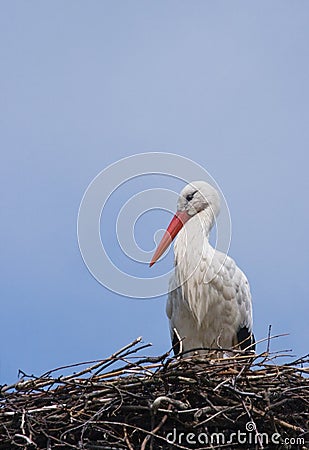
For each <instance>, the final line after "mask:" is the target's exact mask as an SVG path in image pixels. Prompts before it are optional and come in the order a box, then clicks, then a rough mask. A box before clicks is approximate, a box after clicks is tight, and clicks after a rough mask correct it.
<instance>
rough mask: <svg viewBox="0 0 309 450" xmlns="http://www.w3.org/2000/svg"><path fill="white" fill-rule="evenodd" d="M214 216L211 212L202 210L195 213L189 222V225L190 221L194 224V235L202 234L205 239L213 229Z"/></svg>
mask: <svg viewBox="0 0 309 450" xmlns="http://www.w3.org/2000/svg"><path fill="white" fill-rule="evenodd" d="M214 220H215V219H214V215H213V213H212V211H211V210H208V209H203V211H200V212H199V213H197V214H196V215H195V216H194V217H192V219H190V220H189V223H190V222H191V221H192V222H193V221H194V222H195V224H194V225H195V226H194V228H195V229H196V230H195V232H196V233H203V235H204V236H205V237H207V238H208V236H209V233H210V231H211V229H212V227H213V224H214ZM192 225H193V223H192Z"/></svg>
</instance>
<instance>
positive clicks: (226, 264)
mask: <svg viewBox="0 0 309 450" xmlns="http://www.w3.org/2000/svg"><path fill="white" fill-rule="evenodd" d="M219 211H220V198H219V194H218V192H217V191H216V189H214V188H213V187H212V186H211V185H210V184H208V183H206V182H204V181H196V182H192V183H190V184H188V185H187V186H186V187H185V188H184V189H183V190H182V191H181V193H180V196H179V199H178V203H177V212H176V214H175V216H174V217H173V219H172V221H171V222H170V224H169V226H168V228H167V230H166V232H165V234H164V236H163V238H162V240H161V242H160V244H159V245H158V247H157V249H156V252H155V253H154V255H153V258H152V260H151V262H150V266H152V265H153V264H154V263H155V262H156V261H157V260H158V259H159V258H160V256H161V255H162V254H163V253H164V252H165V250H166V249H167V248H168V246H169V245H170V243H171V242H172V241H173V239H174V238H175V237H176V236H177V239H176V241H175V246H174V253H175V271H174V274H173V275H172V277H171V279H170V288H169V295H168V300H167V305H166V313H167V316H168V318H169V323H170V332H171V339H172V343H173V349H174V352H175V354H178V353H182V352H190V350H193V349H199V351H201V349H208V350H209V349H221V350H222V351H224V350H228V349H232V348H234V349H235V348H236V349H237V348H240V349H241V350H246V349H249V350H255V343H254V336H253V333H252V305H251V294H250V288H249V284H248V281H247V278H246V276H245V274H244V273H243V272H242V271H241V270H240V269H239V267H237V265H236V264H235V262H234V260H233V259H232V258H230V257H229V256H227V255H225V254H223V253H222V252H219V251H217V250H215V249H214V248H213V247H212V246H211V245H210V243H209V233H210V230H211V228H212V227H213V225H214V223H215V219H216V216H217V215H218V214H219Z"/></svg>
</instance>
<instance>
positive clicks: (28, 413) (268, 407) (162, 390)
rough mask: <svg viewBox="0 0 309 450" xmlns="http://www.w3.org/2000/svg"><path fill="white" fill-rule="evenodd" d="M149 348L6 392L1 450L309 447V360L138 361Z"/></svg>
mask: <svg viewBox="0 0 309 450" xmlns="http://www.w3.org/2000/svg"><path fill="white" fill-rule="evenodd" d="M140 342H141V339H140V338H139V339H136V340H135V341H134V342H132V343H131V344H129V345H127V346H126V347H124V348H123V349H121V350H119V351H118V352H116V353H114V354H113V355H112V356H110V357H109V358H107V359H104V360H101V361H92V362H88V363H83V364H76V365H71V366H66V367H62V368H58V369H55V370H52V371H50V372H48V373H45V374H44V375H42V376H40V377H34V376H27V375H26V374H23V376H22V378H21V379H20V380H19V381H18V382H17V383H16V384H14V385H11V386H6V385H5V386H2V387H1V390H0V392H1V397H0V449H1V450H3V449H8V450H14V449H19V448H23V449H27V450H32V449H38V450H41V449H47V450H49V449H92V450H99V449H101V450H103V449H106V450H111V449H129V450H133V449H134V450H135V449H140V450H145V449H150V450H151V449H154V450H157V449H158V450H159V449H171V448H180V449H192V448H203V449H206V448H209V449H211V448H226V449H240V448H246V449H261V448H270V449H272V448H282V449H289V448H293V449H297V448H299V449H306V448H308V447H307V444H306V438H308V411H309V408H308V405H309V390H308V388H309V379H308V373H309V369H308V361H309V359H308V355H307V357H304V358H302V359H298V360H296V361H294V362H293V363H288V364H283V365H278V364H276V362H275V358H277V357H278V355H275V356H274V355H272V354H270V353H269V352H265V353H264V354H260V355H244V354H239V352H238V353H237V354H236V353H235V354H234V356H231V357H229V358H215V355H213V358H212V359H210V358H201V357H197V356H193V357H185V356H184V357H183V358H178V359H176V358H173V357H171V356H170V352H168V353H166V354H164V355H162V356H159V357H141V356H139V357H137V356H136V353H137V352H141V350H142V349H145V347H147V346H148V345H142V344H140ZM68 370H70V371H72V370H74V371H75V372H74V373H73V374H69V375H63V372H64V371H66V372H68ZM61 372H62V374H61ZM59 374H60V375H59ZM232 433H234V434H232ZM237 433H241V438H239V434H237ZM273 436H275V437H273ZM241 439H242V440H241ZM271 439H275V441H272V440H271ZM279 441H280V443H278V442H279Z"/></svg>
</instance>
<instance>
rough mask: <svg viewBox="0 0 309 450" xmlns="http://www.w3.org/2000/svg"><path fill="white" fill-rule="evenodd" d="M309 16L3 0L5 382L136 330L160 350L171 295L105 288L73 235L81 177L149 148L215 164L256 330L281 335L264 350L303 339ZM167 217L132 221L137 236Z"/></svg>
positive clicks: (0, 355) (0, 134)
mask: <svg viewBox="0 0 309 450" xmlns="http://www.w3.org/2000/svg"><path fill="white" fill-rule="evenodd" d="M308 23H309V4H308V2H305V1H301V0H300V1H297V2H291V1H282V0H280V1H272V2H269V1H255V2H247V1H237V0H236V1H233V2H231V1H204V0H201V1H179V0H177V1H176V0H175V1H173V0H168V1H161V0H157V1H153V2H143V1H134V0H132V1H130V2H121V1H102V0H100V1H91V2H86V1H78V0H74V1H73V0H67V1H65V2H63V1H55V0H54V1H52V2H40V1H27V2H20V1H14V0H9V1H2V2H1V5H0V61H1V70H0V99H1V102H0V149H1V165H0V171H1V178H0V179H1V185H2V186H1V193H0V196H1V197H0V198H1V222H0V227H1V253H0V255H1V285H0V298H1V328H0V337H1V343H2V345H1V350H0V382H1V383H5V382H12V381H14V380H15V379H16V377H17V371H18V369H19V368H21V369H23V370H24V371H26V372H27V373H34V374H40V373H42V372H44V371H45V370H47V369H50V368H53V367H55V366H58V365H62V364H66V363H73V362H76V361H82V360H89V359H96V358H101V357H104V356H107V355H108V354H110V353H111V352H112V351H113V350H115V349H117V348H119V347H121V346H123V345H125V344H127V343H128V342H130V341H131V340H133V339H134V338H135V337H137V336H140V335H142V336H143V338H144V340H145V341H147V342H148V341H150V342H152V343H153V346H154V347H153V350H152V352H153V353H157V354H159V353H161V352H164V351H166V350H167V349H168V348H169V346H170V341H169V333H168V326H167V320H166V317H165V298H163V297H162V298H156V299H153V300H132V299H128V298H124V297H121V296H119V295H117V294H115V293H112V292H110V291H108V290H106V289H105V288H104V287H103V286H102V285H100V284H99V283H98V282H97V281H96V280H95V279H94V278H93V277H92V276H91V274H90V273H89V272H88V270H87V268H86V266H85V265H84V263H83V260H82V258H81V255H80V252H79V248H78V243H77V237H76V222H77V214H78V208H79V204H80V201H81V199H82V196H83V194H84V192H85V189H86V188H87V186H88V184H89V183H90V182H91V180H92V179H93V178H94V177H95V176H96V175H97V174H98V173H99V172H100V171H101V170H103V169H104V168H105V167H106V166H107V165H108V164H111V163H113V162H115V161H117V160H118V159H120V158H123V157H125V156H129V155H132V154H136V153H143V152H150V151H157V152H172V153H175V154H179V155H182V156H186V157H188V158H190V159H192V160H194V161H196V162H198V163H199V164H201V165H202V166H203V167H205V168H206V169H207V171H208V172H209V173H210V174H211V175H212V176H213V177H214V178H215V179H216V181H217V182H218V184H219V185H220V187H221V189H222V190H223V192H224V194H225V197H226V199H227V201H228V204H229V207H230V212H231V216H232V225H233V234H232V243H231V248H230V255H231V256H232V257H233V258H234V259H235V260H236V261H237V263H238V264H239V265H240V267H241V268H242V269H243V270H244V271H245V273H246V274H247V276H248V278H249V281H250V284H251V289H252V295H253V302H254V322H255V326H254V328H255V334H256V337H257V338H258V339H261V338H263V337H265V336H266V334H267V327H268V325H269V324H272V325H273V332H274V333H290V336H289V337H285V338H282V339H281V340H280V341H279V342H276V343H274V345H273V348H274V349H289V348H291V349H293V352H294V354H295V355H298V356H300V355H302V354H304V353H306V352H307V351H308V346H307V343H308V303H307V302H308V290H309V288H308V268H307V261H308V218H309V212H308V162H309V160H308V144H309V139H308V137H309V127H308V121H309V117H308V109H309V96H308V93H309V88H308V86H309V83H308V80H309V54H308V53H309V52H308V42H309V27H308ZM161 181H162V185H163V187H165V186H164V182H165V181H164V180H163V179H161ZM154 183H155V184H156V186H158V185H159V184H160V183H159V181H158V180H156V181H154ZM167 184H168V182H167ZM141 185H143V184H142V183H140V186H141ZM148 185H151V183H150V181H149V180H148V181H145V184H144V185H143V186H146V187H148ZM137 188H138V184H136V186H135V188H134V186H133V185H132V194H133V193H134V192H138V189H137ZM130 189H131V188H130ZM130 189H129V191H130ZM134 189H135V191H134ZM129 191H126V192H123V191H121V190H120V191H119V194H118V197H117V196H116V197H115V202H116V203H117V202H118V203H117V205H116V203H115V205H114V206H113V203H112V204H111V206H110V208H111V216H113V211H116V210H117V208H118V207H119V205H121V204H122V203H123V201H126V200H127V199H128V196H127V194H128V192H129ZM130 192H131V191H130ZM106 220H107V222H108V219H106ZM168 220H169V217H168V216H166V215H164V214H163V213H162V215H160V213H156V216H155V219H151V220H150V219H149V220H148V221H145V223H144V225H143V222H141V224H140V226H138V225H137V227H136V232H137V234H139V238H140V239H141V242H142V245H144V246H145V248H147V249H148V250H149V249H151V248H152V246H153V235H154V232H155V226H156V225H158V226H160V227H163V226H164V225H166V224H167V222H168ZM109 244H110V251H111V256H113V248H115V255H114V256H115V258H116V259H117V252H118V250H116V247H117V245H116V242H115V245H114V244H113V240H112V238H111V240H110V242H109ZM169 258H170V259H169V260H167V261H169V262H170V264H172V259H171V255H169ZM157 270H159V269H157ZM262 348H263V347H261V348H260V349H262Z"/></svg>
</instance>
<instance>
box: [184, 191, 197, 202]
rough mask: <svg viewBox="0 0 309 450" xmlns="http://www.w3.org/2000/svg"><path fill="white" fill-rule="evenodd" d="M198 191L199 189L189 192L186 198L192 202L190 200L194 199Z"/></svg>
mask: <svg viewBox="0 0 309 450" xmlns="http://www.w3.org/2000/svg"><path fill="white" fill-rule="evenodd" d="M196 192H197V191H194V192H192V194H188V195H187V196H186V200H188V202H190V201H191V200H192V199H193V197H194V194H195V193H196Z"/></svg>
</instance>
